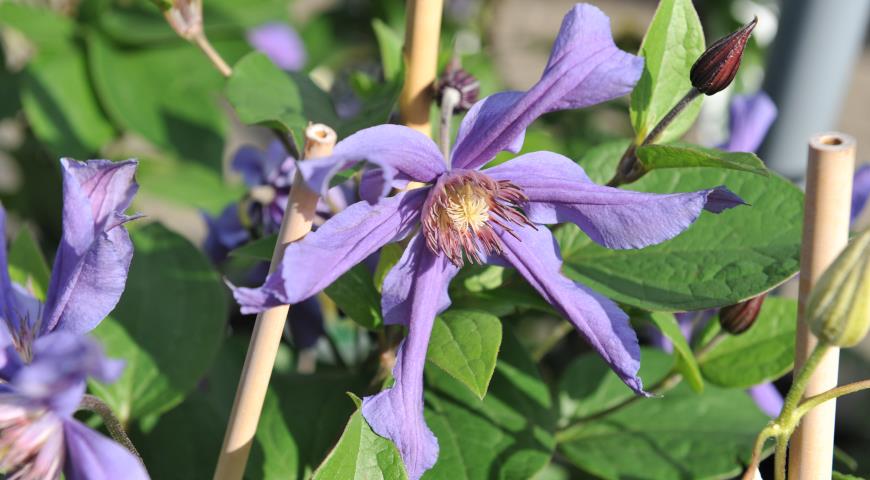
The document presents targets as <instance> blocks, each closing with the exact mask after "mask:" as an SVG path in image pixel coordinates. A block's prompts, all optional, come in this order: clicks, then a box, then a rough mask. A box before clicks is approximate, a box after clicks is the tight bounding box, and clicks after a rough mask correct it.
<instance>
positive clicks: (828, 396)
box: [795, 380, 870, 418]
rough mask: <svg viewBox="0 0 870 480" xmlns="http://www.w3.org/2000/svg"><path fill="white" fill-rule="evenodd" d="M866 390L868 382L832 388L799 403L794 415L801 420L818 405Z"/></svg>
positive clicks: (869, 386) (869, 382)
mask: <svg viewBox="0 0 870 480" xmlns="http://www.w3.org/2000/svg"><path fill="white" fill-rule="evenodd" d="M868 388H870V380H861V381H860V382H854V383H850V384H847V385H841V386H839V387H836V388H832V389H830V390H828V391H826V392H822V393H820V394H818V395H814V396H812V397H810V398H807V399H806V400H804V401H803V402H801V403H800V405H798V407H797V409H796V410H795V415H796V416H797V417H798V418H802V417H803V416H804V415H806V414H807V413H808V412H809V411H810V410H812V409H813V408H816V407H818V406H819V405H821V404H823V403H825V402H827V401H828V400H833V399H835V398H837V397H842V396H843V395H848V394H850V393H855V392H860V391H861V390H866V389H868Z"/></svg>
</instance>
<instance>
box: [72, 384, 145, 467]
mask: <svg viewBox="0 0 870 480" xmlns="http://www.w3.org/2000/svg"><path fill="white" fill-rule="evenodd" d="M78 409H79V410H85V411H88V412H93V413H96V414H97V415H99V416H100V418H102V419H103V424H104V425H105V426H106V430H108V431H109V434H110V435H112V438H114V439H115V441H116V442H118V443H120V444H121V445H123V446H124V448H126V449H127V450H129V451H130V453H132V454H133V455H135V456H136V458H138V459H139V462H140V463H142V465H145V462H142V456H141V455H139V452H138V451H137V450H136V447H135V446H134V445H133V442H132V441H131V440H130V437H128V436H127V432H126V431H125V430H124V426H123V425H122V424H121V421H120V420H119V419H118V417H116V416H115V412H113V411H112V408H111V407H109V406H108V405H106V403H105V402H103V401H102V400H100V399H99V398H97V397H95V396H94V395H90V394H87V393H86V394H85V395H84V396H83V397H82V401H81V403H79V407H78Z"/></svg>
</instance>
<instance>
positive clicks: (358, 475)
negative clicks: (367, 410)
mask: <svg viewBox="0 0 870 480" xmlns="http://www.w3.org/2000/svg"><path fill="white" fill-rule="evenodd" d="M353 398H354V401H355V403H356V404H357V410H356V412H354V413H353V415H351V416H350V420H348V422H347V426H346V427H344V433H342V434H341V438H340V439H339V440H338V444H337V445H336V446H335V448H333V449H332V451H331V452H329V455H328V456H327V457H326V459H325V460H324V461H323V463H322V464H321V465H320V466H319V467H317V470H316V471H315V472H314V475H313V476H312V479H313V480H332V479H336V478H346V479H360V480H362V479H365V480H369V479H371V480H381V479H382V480H402V479H407V478H408V474H407V473H406V472H405V467H404V464H403V463H402V457H401V456H400V455H399V450H398V449H396V446H395V444H393V442H391V441H389V440H387V439H386V438H383V437H380V436H378V435H377V434H376V433H375V432H373V431H372V429H371V427H369V424H368V423H367V422H366V421H365V419H364V418H363V416H362V412H361V410H360V409H359V406H360V400H359V398H356V397H355V396H354V397H353Z"/></svg>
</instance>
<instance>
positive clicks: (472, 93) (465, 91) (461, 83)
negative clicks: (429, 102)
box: [435, 58, 480, 113]
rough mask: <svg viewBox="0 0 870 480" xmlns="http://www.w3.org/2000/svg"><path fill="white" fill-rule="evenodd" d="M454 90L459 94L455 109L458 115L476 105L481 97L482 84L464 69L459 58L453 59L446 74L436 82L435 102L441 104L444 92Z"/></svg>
mask: <svg viewBox="0 0 870 480" xmlns="http://www.w3.org/2000/svg"><path fill="white" fill-rule="evenodd" d="M448 88H453V89H455V90H456V91H457V92H459V101H458V102H457V104H456V106H454V107H453V111H454V112H456V113H459V112H464V111H465V110H468V109H469V108H471V106H472V105H474V102H476V101H477V97H478V95H480V82H478V81H477V79H476V78H474V76H473V75H471V74H470V73H468V72H467V71H465V70H463V69H462V65H461V64H460V63H459V59H458V58H453V59H452V60H450V62H449V63H447V66H446V67H445V68H444V74H443V75H442V76H441V78H439V79H438V80H437V81H436V82H435V100H437V101H438V103H439V104H440V103H441V100H442V99H443V98H444V92H445V90H447V89H448Z"/></svg>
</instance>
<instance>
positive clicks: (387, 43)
mask: <svg viewBox="0 0 870 480" xmlns="http://www.w3.org/2000/svg"><path fill="white" fill-rule="evenodd" d="M372 29H373V30H374V31H375V38H376V39H377V41H378V50H380V53H381V65H382V66H383V69H384V78H386V79H387V80H388V81H393V80H396V78H397V77H398V75H399V73H400V72H401V70H402V45H403V44H404V39H402V36H401V35H400V34H399V33H398V32H396V31H395V30H393V29H392V28H390V26H389V25H387V24H386V23H384V22H383V21H382V20H380V19H378V18H376V19H374V20H372Z"/></svg>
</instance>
